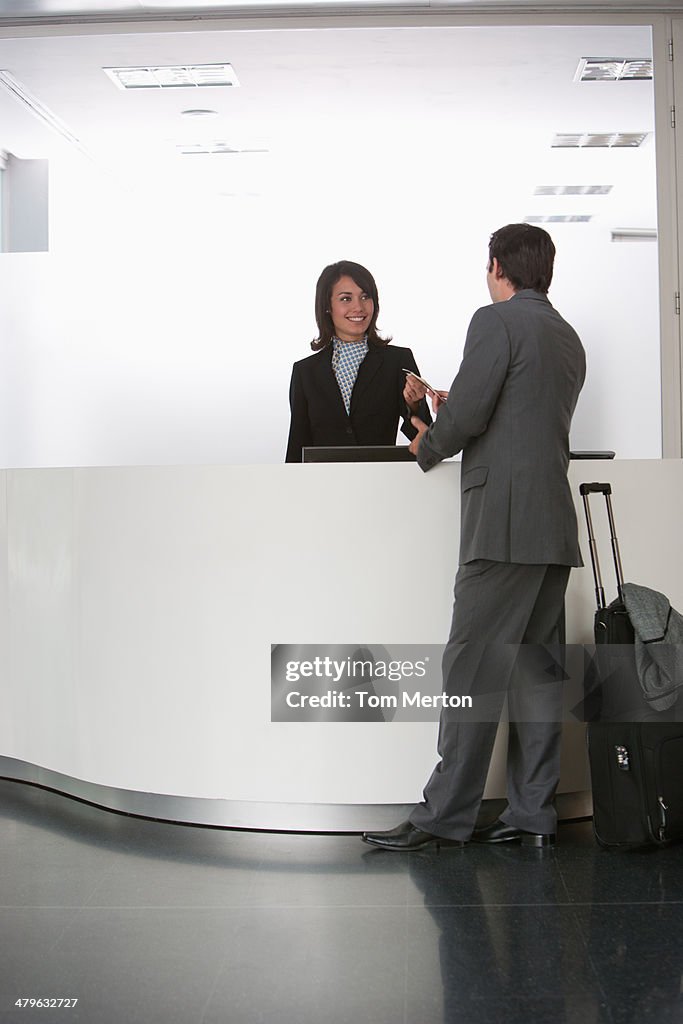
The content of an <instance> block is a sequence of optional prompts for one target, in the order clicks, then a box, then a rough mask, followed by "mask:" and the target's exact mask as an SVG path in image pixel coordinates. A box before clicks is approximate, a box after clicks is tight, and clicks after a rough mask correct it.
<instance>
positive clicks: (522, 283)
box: [489, 224, 555, 295]
mask: <svg viewBox="0 0 683 1024" xmlns="http://www.w3.org/2000/svg"><path fill="white" fill-rule="evenodd" d="M494 257H495V259H497V260H498V265H499V267H500V269H501V270H502V272H503V276H504V277H507V279H508V281H509V282H510V284H511V285H512V286H513V288H515V289H516V290H517V291H520V289H522V288H533V290H534V291H535V292H543V294H544V295H545V293H546V292H547V291H548V289H549V288H550V282H551V281H552V279H553V262H554V260H555V246H554V245H553V240H552V238H551V237H550V235H549V234H548V232H547V231H544V230H543V228H537V227H536V226H535V225H534V224H507V225H506V226H505V227H504V228H499V229H498V231H494V232H493V234H492V235H491V238H490V241H489V270H491V269H492V268H493V260H494Z"/></svg>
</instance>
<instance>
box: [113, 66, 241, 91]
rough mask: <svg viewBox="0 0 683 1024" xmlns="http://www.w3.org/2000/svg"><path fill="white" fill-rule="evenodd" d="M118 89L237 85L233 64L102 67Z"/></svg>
mask: <svg viewBox="0 0 683 1024" xmlns="http://www.w3.org/2000/svg"><path fill="white" fill-rule="evenodd" d="M102 70H103V71H104V73H105V75H108V77H109V78H111V80H112V82H113V83H114V85H116V86H118V88H119V89H187V88H192V89H194V88H206V87H207V86H225V85H235V86H236V85H239V82H238V81H237V75H236V74H235V71H234V69H233V66H232V64H175V65H171V66H168V67H133V68H102Z"/></svg>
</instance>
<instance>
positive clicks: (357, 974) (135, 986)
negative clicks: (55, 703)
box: [0, 781, 683, 1024]
mask: <svg viewBox="0 0 683 1024" xmlns="http://www.w3.org/2000/svg"><path fill="white" fill-rule="evenodd" d="M682 869H683V847H681V846H679V847H669V848H667V849H663V850H657V851H654V852H631V853H622V852H619V853H607V852H604V851H601V850H600V849H599V848H598V847H597V846H596V844H595V843H594V841H593V837H592V833H591V826H590V824H589V823H587V822H579V823H576V824H569V825H565V826H564V827H563V828H562V829H561V833H560V844H559V845H558V847H557V848H556V850H554V851H537V850H533V849H527V848H518V847H512V848H499V847H493V848H487V847H470V848H467V849H465V850H443V851H441V852H436V851H429V850H427V851H420V852H418V853H415V854H409V855H397V854H390V853H385V852H383V851H381V850H371V849H370V848H368V847H367V846H363V844H362V843H361V842H360V841H359V839H358V838H357V837H355V836H301V835H272V834H267V833H255V834H254V833H240V832H219V831H213V830H209V829H198V828H186V827H178V826H172V825H164V824H161V823H158V822H151V821H139V820H135V819H132V818H125V817H122V816H119V815H112V814H108V813H107V812H106V811H100V810H97V809H96V808H92V807H88V806H86V805H84V804H79V803H77V802H75V801H72V800H68V799H66V798H65V797H61V796H59V795H57V794H54V793H47V792H44V791H42V790H38V789H35V788H32V787H29V786H25V785H22V784H18V783H13V782H4V781H0V1024H15V1022H21V1024H27V1022H29V1021H40V1022H41V1024H55V1022H59V1024H62V1022H64V1024H67V1022H69V1024H71V1022H74V1024H75V1022H80V1024H99V1022H102V1024H156V1022H159V1024H162V1022H163V1024H258V1022H264V1024H290V1022H292V1024H461V1022H462V1024H489V1022H490V1024H494V1022H495V1024H501V1022H505V1024H522V1022H524V1024H527V1022H537V1024H545V1022H548V1024H648V1022H657V1024H659V1022H661V1024H683V995H682V990H683V870H682ZM67 996H71V997H77V998H78V1004H77V1006H76V1007H75V1008H72V1009H44V1008H42V1009H38V1008H35V1009H18V1008H16V1007H15V1005H14V1004H15V1002H16V1000H17V999H20V998H31V997H35V998H38V997H67Z"/></svg>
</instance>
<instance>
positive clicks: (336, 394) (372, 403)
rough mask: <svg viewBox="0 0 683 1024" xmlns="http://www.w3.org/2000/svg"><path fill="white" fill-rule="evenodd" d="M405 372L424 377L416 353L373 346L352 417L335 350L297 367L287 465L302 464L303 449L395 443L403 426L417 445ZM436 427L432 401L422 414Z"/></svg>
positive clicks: (356, 388) (291, 393)
mask: <svg viewBox="0 0 683 1024" xmlns="http://www.w3.org/2000/svg"><path fill="white" fill-rule="evenodd" d="M403 367H406V368H407V369H409V370H413V372H414V373H419V372H420V371H419V370H418V368H417V363H416V362H415V358H414V356H413V353H412V352H411V351H410V349H409V348H399V346H398V345H373V344H371V345H370V347H369V348H368V354H367V355H366V357H365V359H364V360H363V362H362V363H361V364H360V367H359V368H358V376H357V378H356V383H355V385H354V388H353V392H352V394H351V412H350V414H347V412H346V407H345V405H344V399H343V398H342V396H341V392H340V390H339V384H338V383H337V378H336V377H335V375H334V370H333V369H332V345H327V346H326V347H325V348H324V349H322V351H320V352H316V353H314V355H312V356H308V358H306V359H300V360H299V361H298V362H297V363H294V368H293V369H292V380H291V384H290V386H289V405H290V409H291V414H292V416H291V422H290V427H289V440H288V442H287V455H286V458H285V461H286V462H301V458H302V456H301V450H302V448H306V447H310V446H317V447H321V446H323V447H330V448H338V447H340V446H342V445H352V444H365V445H368V444H370V445H379V444H395V443H396V431H397V428H398V421H399V420H403V423H402V425H401V431H402V432H403V433H404V434H405V435H406V437H408V438H410V440H412V439H413V438H414V437H415V434H416V430H415V428H414V427H413V425H412V424H411V422H410V412H409V410H408V407H407V406H406V403H405V401H404V399H403V388H404V385H405V379H406V375H405V373H404V372H403V369H402V368H403ZM418 415H419V416H420V419H423V420H424V421H425V423H431V416H430V414H429V408H428V406H427V402H426V401H425V400H424V399H423V400H422V402H421V403H420V408H419V410H418Z"/></svg>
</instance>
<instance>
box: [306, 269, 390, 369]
mask: <svg viewBox="0 0 683 1024" xmlns="http://www.w3.org/2000/svg"><path fill="white" fill-rule="evenodd" d="M342 277H350V278H351V280H352V281H353V282H354V283H355V284H356V285H357V286H358V288H360V289H361V291H364V292H365V294H366V295H369V296H370V298H371V299H372V301H373V302H374V304H375V309H374V312H373V314H372V320H371V321H370V324H369V326H368V343H369V344H370V345H388V344H389V342H390V341H391V338H381V337H380V336H379V334H378V333H377V317H378V316H379V294H378V292H377V285H376V284H375V279H374V277H373V276H372V274H371V273H370V271H369V270H366V268H365V267H362V266H361V265H360V263H351V262H350V260H340V261H339V262H338V263H330V265H329V267H325V269H324V270H323V272H322V274H321V275H320V277H319V278H318V283H317V285H316V288H315V322H316V323H317V325H318V337H317V338H315V339H314V340H313V341H312V342H311V348H312V349H314V350H315V351H317V350H318V349H321V348H325V347H326V346H327V345H329V344H331V342H332V338H333V337H334V324H333V323H332V317H331V315H330V311H329V310H330V299H331V298H332V289H333V288H334V286H335V284H336V283H337V281H340V280H341V278H342Z"/></svg>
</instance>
